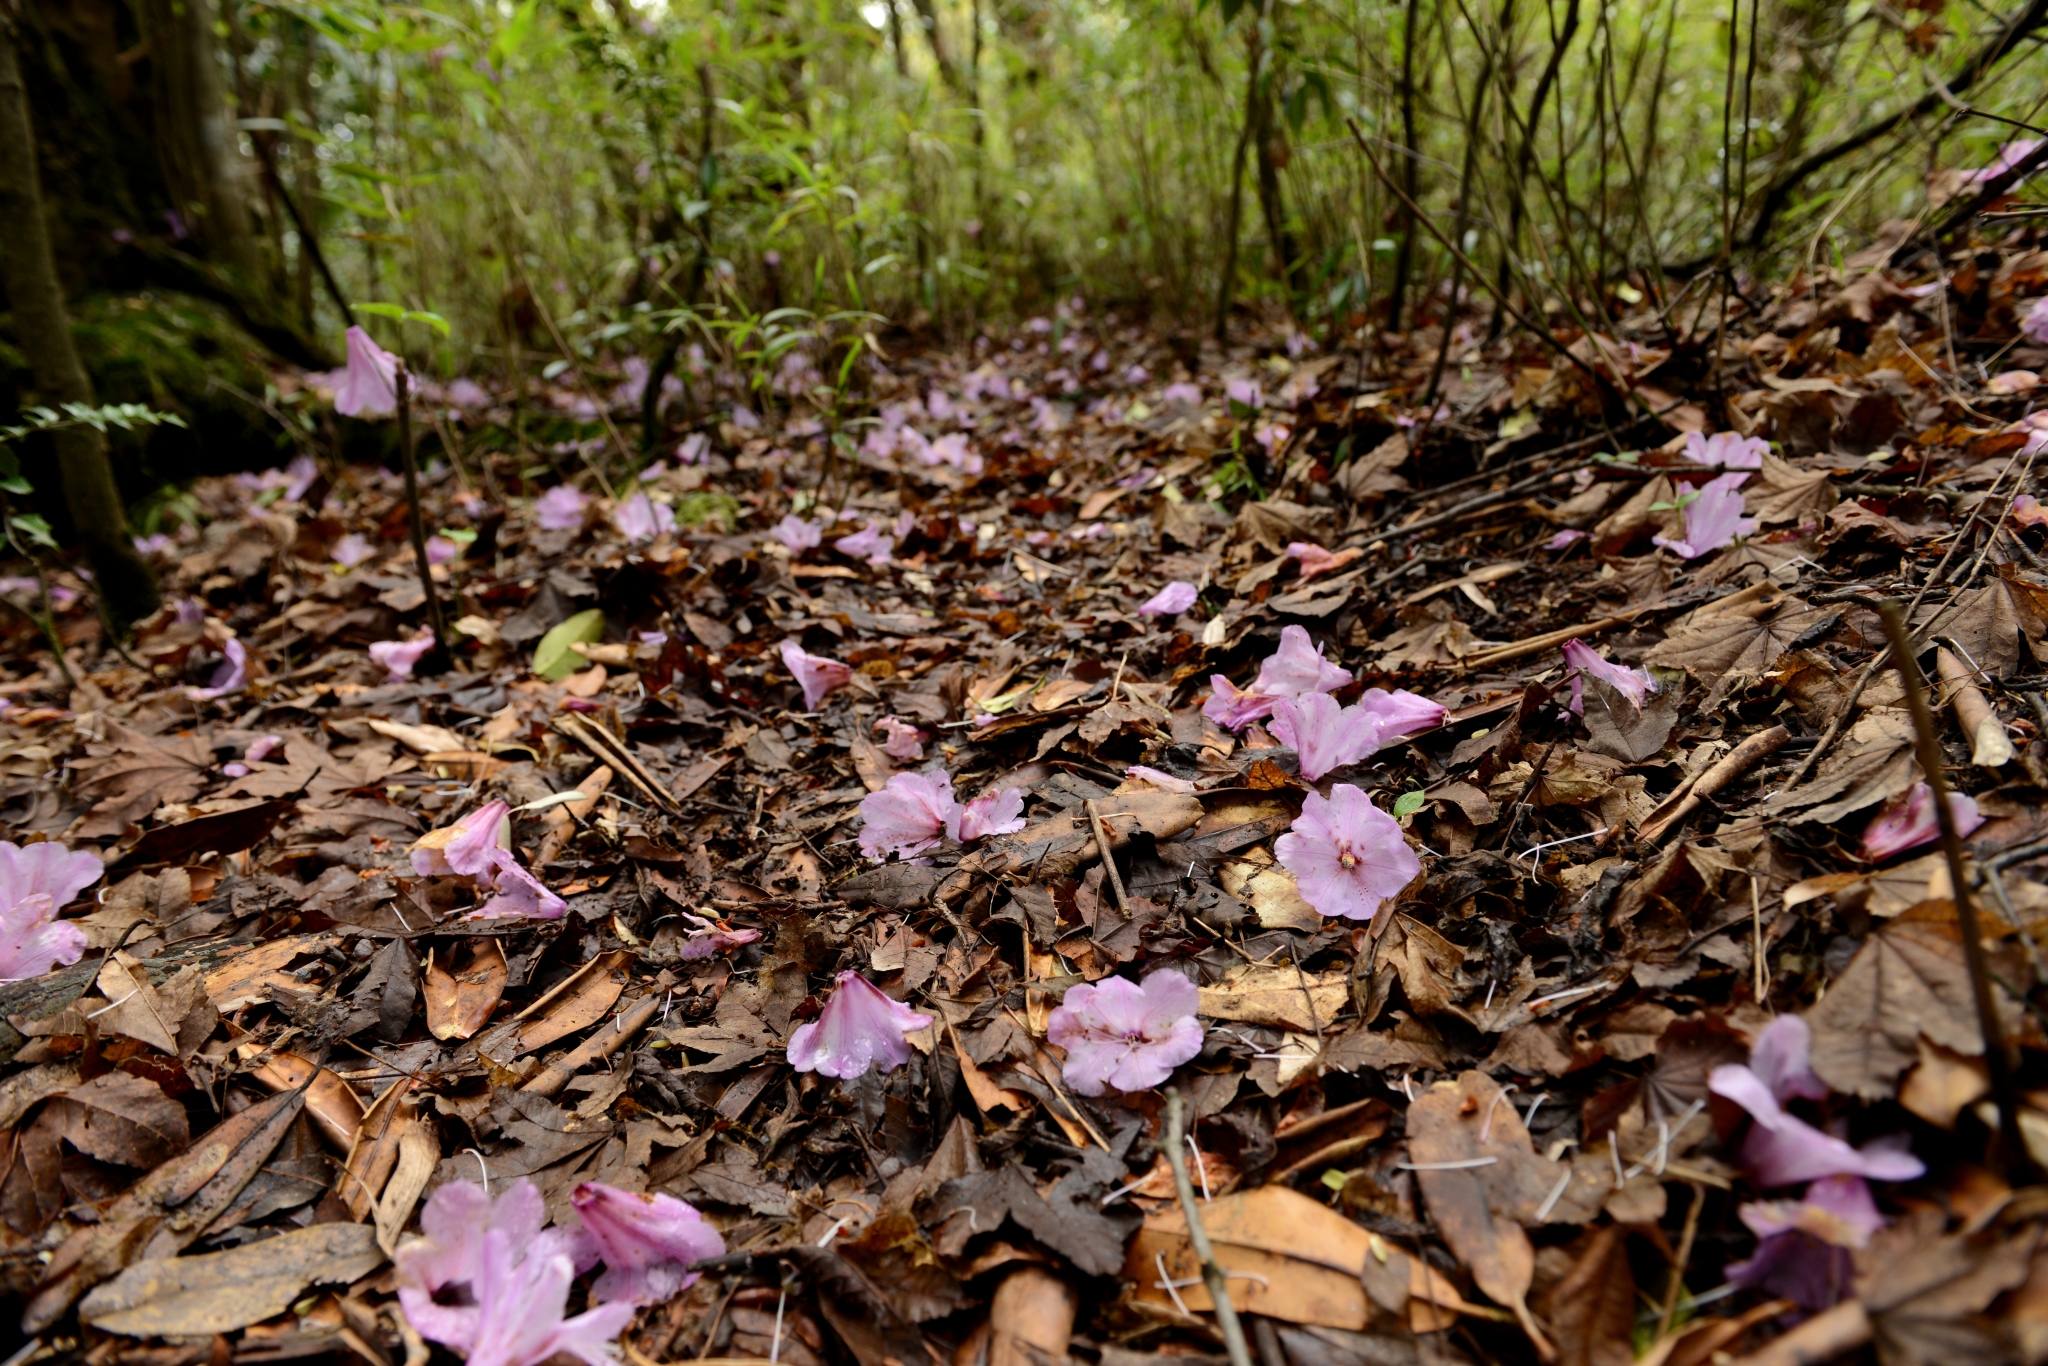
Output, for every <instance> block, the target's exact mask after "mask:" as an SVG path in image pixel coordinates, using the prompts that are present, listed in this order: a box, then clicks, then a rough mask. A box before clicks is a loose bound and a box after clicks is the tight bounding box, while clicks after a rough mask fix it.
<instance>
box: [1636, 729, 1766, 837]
mask: <svg viewBox="0 0 2048 1366" xmlns="http://www.w3.org/2000/svg"><path fill="white" fill-rule="evenodd" d="M1791 738H1792V732H1791V731H1789V730H1786V729H1785V728H1784V727H1783V726H1772V727H1771V728H1770V729H1769V730H1760V731H1758V732H1757V733H1756V734H1754V735H1752V736H1750V737H1749V738H1748V739H1747V740H1744V741H1743V742H1742V743H1741V744H1739V745H1737V746H1736V747H1735V748H1734V749H1731V750H1729V751H1728V752H1727V753H1726V754H1724V755H1722V756H1721V757H1720V758H1719V759H1717V760H1715V761H1714V762H1713V763H1712V764H1710V765H1709V766H1708V767H1707V769H1706V771H1705V772H1703V773H1701V774H1700V776H1699V777H1697V778H1695V779H1693V780H1692V782H1691V783H1690V784H1688V785H1686V786H1684V787H1681V788H1679V790H1678V791H1676V792H1674V793H1672V794H1671V795H1670V796H1669V797H1667V798H1666V799H1665V800H1664V804H1663V805H1662V806H1660V807H1658V808H1657V809H1656V810H1655V811H1652V812H1651V813H1650V819H1649V820H1647V821H1645V822H1643V828H1642V831H1641V835H1642V838H1643V839H1645V840H1647V841H1648V842H1649V843H1651V844H1655V843H1656V842H1657V841H1658V840H1660V839H1663V838H1664V836H1665V834H1666V833H1667V832H1669V831H1670V830H1672V829H1673V828H1675V827H1676V826H1678V825H1679V824H1680V823H1681V822H1683V821H1684V820H1685V819H1686V817H1688V816H1690V815H1692V813H1693V812H1695V811H1697V810H1699V808H1700V803H1701V802H1704V801H1705V800H1706V799H1707V798H1709V797H1711V796H1713V795H1714V794H1715V793H1717V792H1719V791H1720V790H1721V789H1722V788H1724V787H1727V786H1728V785H1729V784H1730V783H1733V782H1734V781H1735V780H1736V779H1737V778H1740V777H1741V776H1742V775H1743V774H1745V773H1747V772H1749V770H1751V769H1752V768H1755V767H1756V766H1757V764H1759V763H1761V762H1762V761H1763V760H1764V758H1765V757H1766V756H1768V755H1771V754H1775V753H1777V752H1778V750H1779V748H1780V747H1782V746H1783V745H1784V743H1785V742H1786V741H1787V740H1789V739H1791Z"/></svg>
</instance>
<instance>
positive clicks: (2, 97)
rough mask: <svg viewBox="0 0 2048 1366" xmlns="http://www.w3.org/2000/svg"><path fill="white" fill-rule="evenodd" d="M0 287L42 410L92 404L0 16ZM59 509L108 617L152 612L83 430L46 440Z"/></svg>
mask: <svg viewBox="0 0 2048 1366" xmlns="http://www.w3.org/2000/svg"><path fill="white" fill-rule="evenodd" d="M0 223H6V224H8V228H7V231H6V232H5V233H4V234H0V287H4V288H5V289H6V291H7V301H8V303H9V305H10V306H11V307H12V310H13V314H14V331H15V335H16V337H17V338H18V339H19V340H20V342H21V346H22V349H23V350H24V351H26V352H27V353H28V356H29V360H30V363H31V365H32V367H33V370H34V374H35V380H36V387H37V388H38V389H40V390H41V391H42V398H43V401H44V402H45V403H50V404H56V403H84V404H90V403H91V402H92V401H93V394H92V382H91V381H90V380H89V379H87V378H86V374H85V367H84V366H82V365H80V364H79V361H78V351H77V348H76V347H74V346H73V345H72V341H71V319H70V317H69V315H68V314H67V313H66V311H65V307H64V292H63V289H62V288H61V287H60V286H59V284H58V282H57V263H56V260H55V258H54V257H53V256H52V255H51V253H50V234H49V225H48V223H47V222H46V220H45V219H44V217H43V197H42V191H41V187H40V185H39V184H38V181H37V174H36V143H35V135H34V133H33V132H32V131H31V129H30V125H29V117H28V97H27V92H26V91H25V90H24V89H23V88H22V82H21V65H20V62H19V61H18V60H17V59H16V55H15V45H14V29H13V26H12V24H11V23H10V22H8V21H7V20H6V18H5V17H4V15H0ZM54 436H55V440H56V445H57V465H58V469H59V470H60V471H61V478H62V481H63V487H64V502H65V504H66V505H67V506H68V507H69V508H70V511H71V519H72V521H73V523H74V524H75V525H76V526H77V529H78V535H79V538H80V539H81V540H82V541H83V542H84V543H85V550H86V556H87V558H88V559H89V560H90V561H91V562H92V571H93V577H94V580H95V584H96V586H97V587H98V589H99V593H100V600H101V602H102V603H104V604H105V606H106V609H107V612H108V614H109V615H110V616H111V617H113V619H114V621H115V622H116V623H117V624H120V625H124V626H125V625H127V624H128V623H129V622H132V621H136V620H138V619H140V618H142V617H146V616H148V615H149V614H150V613H151V612H154V611H155V610H156V609H157V605H158V598H157V591H156V580H155V578H154V577H153V576H152V575H151V574H150V572H149V566H148V564H146V563H145V562H144V561H143V559H142V557H141V556H140V555H138V554H137V553H136V551H135V546H134V544H133V543H132V542H131V541H130V539H129V535H128V514H127V510H126V508H124V507H123V506H122V503H121V494H120V490H119V489H118V488H116V487H115V484H114V467H113V464H112V462H111V461H110V460H109V459H108V458H107V439H106V437H105V435H104V434H102V433H101V432H98V431H96V430H94V429H93V428H91V427H69V428H64V429H61V430H59V431H57V432H56V433H54Z"/></svg>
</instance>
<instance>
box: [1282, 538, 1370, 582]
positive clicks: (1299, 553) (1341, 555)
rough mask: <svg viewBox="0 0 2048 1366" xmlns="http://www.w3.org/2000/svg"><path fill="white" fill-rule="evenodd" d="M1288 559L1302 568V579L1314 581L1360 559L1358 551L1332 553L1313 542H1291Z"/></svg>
mask: <svg viewBox="0 0 2048 1366" xmlns="http://www.w3.org/2000/svg"><path fill="white" fill-rule="evenodd" d="M1287 558H1288V559H1290V560H1293V561H1295V562H1296V563H1297V564H1299V565H1300V566H1301V577H1302V578H1304V579H1313V578H1316V577H1317V576H1319V575H1323V574H1328V573H1330V572H1332V571H1333V570H1337V569H1341V568H1342V567H1344V566H1345V565H1347V564H1350V563H1351V562H1352V561H1353V560H1355V559H1357V558H1358V552H1357V551H1356V550H1346V551H1330V550H1325V549H1324V548H1323V547H1322V546H1319V545H1317V544H1316V543H1315V542H1313V541H1290V542H1289V543H1288V545H1287Z"/></svg>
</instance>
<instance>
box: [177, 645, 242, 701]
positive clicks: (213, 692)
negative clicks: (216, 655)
mask: <svg viewBox="0 0 2048 1366" xmlns="http://www.w3.org/2000/svg"><path fill="white" fill-rule="evenodd" d="M221 655H222V659H221V662H220V664H219V666H218V667H217V668H215V669H214V671H213V677H212V678H210V679H208V680H207V683H206V686H205V687H203V688H187V689H185V696H187V697H189V698H191V699H192V700H193V701H194V702H211V701H213V700H215V699H216V698H221V697H226V696H227V695H228V694H229V693H237V692H240V691H241V690H242V689H244V688H246V687H248V686H249V651H248V648H247V647H246V646H244V645H243V644H242V642H241V641H239V640H234V639H232V638H231V639H230V640H229V641H228V643H227V644H225V645H223V646H221Z"/></svg>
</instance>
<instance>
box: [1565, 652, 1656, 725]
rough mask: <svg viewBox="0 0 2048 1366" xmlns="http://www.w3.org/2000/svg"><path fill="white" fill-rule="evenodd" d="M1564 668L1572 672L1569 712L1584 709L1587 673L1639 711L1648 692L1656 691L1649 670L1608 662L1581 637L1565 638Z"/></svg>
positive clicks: (1581, 713) (1578, 712) (1577, 711)
mask: <svg viewBox="0 0 2048 1366" xmlns="http://www.w3.org/2000/svg"><path fill="white" fill-rule="evenodd" d="M1564 662H1565V667H1566V668H1567V669H1569V670H1570V671H1571V679H1572V715H1574V716H1579V715H1583V714H1584V713H1585V710H1586V703H1585V692H1586V683H1585V680H1586V676H1587V675H1588V674H1590V675H1592V676H1593V677H1594V678H1597V679H1599V680H1600V681H1601V682H1602V683H1605V684H1606V685H1607V686H1608V687H1610V688H1613V689H1615V690H1616V691H1617V692H1619V693H1620V694H1621V695H1622V696H1623V697H1626V698H1627V699H1628V700H1629V701H1630V702H1632V703H1634V704H1635V707H1636V710H1638V711H1640V710H1642V706H1643V703H1644V702H1645V701H1646V700H1648V698H1649V696H1650V694H1651V693H1653V692H1655V691H1657V680H1656V679H1655V678H1653V677H1651V676H1650V671H1649V670H1648V669H1631V668H1629V667H1628V666H1627V665H1625V664H1615V663H1611V662H1610V661H1609V660H1608V659H1607V658H1606V657H1605V656H1603V655H1602V654H1601V653H1600V652H1599V651H1598V650H1596V649H1594V648H1593V647H1592V646H1590V645H1588V644H1586V643H1585V642H1584V641H1582V640H1567V641H1566V642H1565V643H1564Z"/></svg>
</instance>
